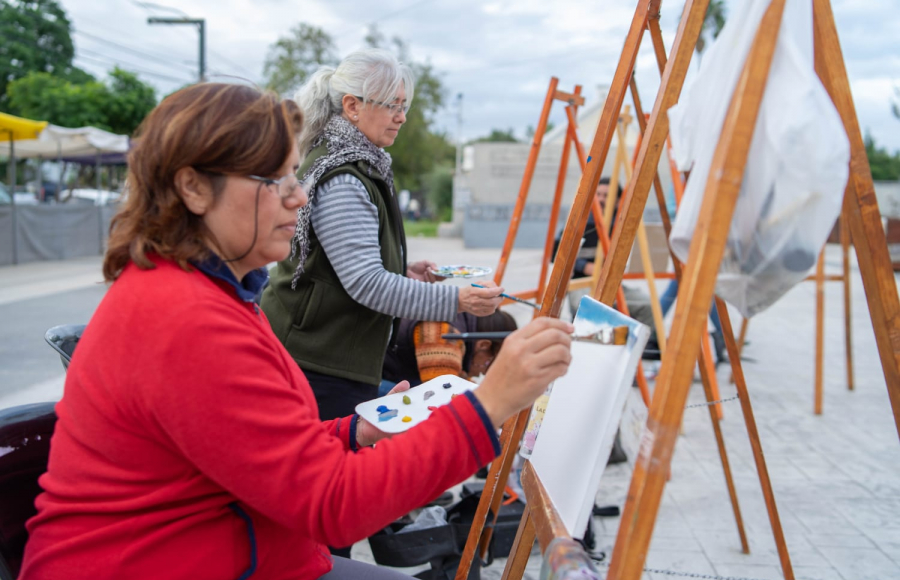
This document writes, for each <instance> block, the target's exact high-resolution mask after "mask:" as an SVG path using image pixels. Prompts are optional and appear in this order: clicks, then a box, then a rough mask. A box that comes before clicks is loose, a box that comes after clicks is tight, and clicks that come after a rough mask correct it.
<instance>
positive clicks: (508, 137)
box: [472, 127, 534, 143]
mask: <svg viewBox="0 0 900 580" xmlns="http://www.w3.org/2000/svg"><path fill="white" fill-rule="evenodd" d="M531 131H532V136H533V135H534V129H532V130H531ZM518 142H519V140H518V139H516V136H515V135H513V130H512V127H510V128H509V129H507V130H506V131H503V130H500V129H491V133H490V134H489V135H487V136H485V137H479V138H477V139H475V140H473V141H472V143H518Z"/></svg>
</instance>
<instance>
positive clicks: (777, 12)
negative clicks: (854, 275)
mask: <svg viewBox="0 0 900 580" xmlns="http://www.w3.org/2000/svg"><path fill="white" fill-rule="evenodd" d="M707 5H708V2H705V1H702V0H701V1H700V2H696V3H695V2H692V1H690V0H689V1H688V3H687V4H686V5H685V14H686V15H687V17H686V18H685V17H683V18H682V21H681V25H680V27H679V32H678V35H677V37H676V39H675V46H674V47H673V51H672V54H673V58H672V60H671V61H670V62H668V63H667V66H666V69H665V73H664V76H663V83H662V86H661V89H660V94H659V95H658V97H657V103H656V106H654V109H653V114H652V115H651V119H650V123H649V124H648V128H647V131H646V134H647V135H649V138H648V139H645V141H644V143H643V144H642V147H641V150H640V152H639V155H638V167H639V169H638V177H637V179H635V180H633V181H632V183H630V184H629V188H628V192H626V195H625V199H624V201H623V208H622V209H621V210H620V211H624V213H625V218H624V220H623V221H622V222H620V224H619V225H618V226H617V227H616V229H615V231H614V235H613V249H612V250H611V252H610V255H609V258H608V259H607V260H605V261H604V264H603V270H602V273H601V286H600V287H599V288H598V293H599V295H600V298H601V299H602V300H603V301H604V302H606V303H609V302H611V300H612V297H613V295H614V292H615V289H616V286H617V285H618V283H619V281H620V280H621V277H622V273H623V271H624V265H625V261H626V260H627V254H626V253H625V252H622V251H617V248H618V247H619V244H622V245H623V246H624V247H626V248H629V249H630V246H631V244H632V243H633V240H634V235H635V230H636V224H637V222H638V221H639V218H640V214H641V213H642V210H643V206H644V204H645V203H646V196H647V193H648V192H649V185H650V181H651V180H652V179H653V177H654V174H655V169H654V170H653V172H652V173H651V171H650V169H649V167H653V166H654V165H655V164H656V163H657V162H658V160H659V152H660V149H661V145H662V143H663V141H664V139H665V137H666V133H667V129H668V126H667V117H666V114H665V111H666V110H667V109H668V108H669V106H670V105H671V104H673V103H674V101H675V100H676V99H677V96H678V93H679V91H680V88H681V82H682V81H683V78H684V71H685V69H686V65H687V62H688V60H689V58H690V51H692V49H693V45H694V43H695V42H696V39H697V37H698V34H699V29H700V23H701V21H702V19H703V15H704V14H705V10H706V7H707ZM658 8H659V2H658V1H650V2H642V3H640V4H639V5H638V8H637V11H636V13H635V19H634V21H633V23H632V27H631V30H630V31H629V35H628V39H627V40H626V45H625V50H624V51H623V55H622V59H621V60H620V64H619V67H618V68H617V71H616V76H615V79H614V81H618V82H614V83H613V89H612V91H611V93H610V97H611V98H609V99H608V100H607V108H610V109H612V110H609V111H607V110H606V109H605V110H604V113H606V114H605V115H604V117H602V118H601V125H600V126H599V127H598V131H597V137H596V138H595V141H594V145H593V147H592V151H591V153H592V157H595V158H598V159H599V160H600V161H603V160H604V157H605V155H606V153H607V152H608V147H609V142H610V139H611V121H610V120H611V119H612V118H615V117H614V115H615V113H614V111H616V110H617V109H618V107H620V106H621V104H622V99H623V98H624V89H623V87H624V81H625V79H626V78H627V77H628V76H629V75H630V74H631V69H632V68H633V64H634V58H635V53H636V47H637V44H638V43H639V41H640V35H641V34H640V33H641V32H642V28H643V26H644V25H645V23H647V17H648V14H651V13H652V14H653V15H657V14H658ZM783 8H784V0H772V2H771V4H770V6H769V8H768V10H767V11H766V14H765V15H764V17H763V20H762V23H761V25H760V27H759V30H758V32H757V35H756V38H755V40H754V45H753V49H752V50H751V53H750V56H749V57H748V59H747V62H746V63H745V65H744V68H743V72H742V75H741V78H740V80H739V82H738V85H737V88H736V90H735V94H734V96H733V98H732V104H731V107H730V108H729V112H728V116H727V118H726V121H725V124H724V126H723V131H722V136H721V138H720V142H719V145H718V147H717V151H716V155H715V157H714V161H713V167H712V168H711V170H710V175H711V176H713V177H712V178H711V179H710V180H709V182H708V183H707V188H706V192H705V195H704V203H703V207H702V209H701V214H700V218H699V222H698V226H697V229H696V233H695V236H694V240H693V242H692V245H691V249H690V254H689V260H688V262H687V265H686V269H685V271H684V275H683V276H684V277H683V283H682V287H681V299H680V300H679V302H678V306H677V308H676V314H675V321H674V325H673V329H672V333H671V334H670V341H671V342H670V350H674V352H675V356H671V355H670V356H667V357H666V358H665V360H664V362H663V366H662V369H661V372H660V376H659V378H658V380H657V392H656V395H655V396H654V399H653V404H652V407H651V411H650V417H649V419H648V423H647V431H646V435H645V440H644V442H643V445H642V452H641V455H640V457H639V458H638V462H637V465H636V469H635V474H634V477H633V479H632V485H631V490H630V492H629V496H628V497H629V499H628V502H627V504H626V507H625V513H624V514H623V517H622V520H621V524H620V528H619V536H618V539H617V542H616V547H615V551H614V553H613V559H612V563H611V568H610V572H609V577H610V578H623V579H624V578H627V579H632V580H636V579H637V578H639V577H640V575H641V571H642V568H643V563H644V560H645V558H646V553H647V548H648V547H649V542H650V537H651V535H652V530H653V525H654V523H655V519H656V513H657V510H658V507H659V501H660V498H661V495H662V491H663V488H664V485H665V481H666V476H667V473H668V469H669V464H670V460H671V456H672V451H673V448H674V444H675V439H676V436H677V431H678V426H679V424H680V421H681V415H682V413H683V409H684V403H685V400H686V398H687V391H688V388H689V385H690V379H691V374H692V372H693V361H694V360H695V359H696V354H697V348H698V340H699V338H700V335H701V331H702V327H703V326H704V321H705V318H706V310H707V305H708V304H709V303H710V300H711V298H712V295H713V288H714V284H715V274H716V272H717V270H718V264H719V261H720V260H721V257H722V253H723V250H724V244H725V239H726V236H727V232H728V228H729V226H730V222H731V215H732V214H733V211H734V206H735V201H736V196H737V193H738V190H739V187H740V183H741V181H742V180H741V178H742V176H743V170H744V165H745V163H746V157H747V152H748V149H749V145H750V142H751V138H752V132H753V127H754V125H755V119H756V115H757V114H758V109H759V103H760V101H761V100H762V95H763V92H764V89H765V81H766V79H767V77H768V69H769V65H770V63H771V56H772V53H773V52H774V45H775V40H776V38H777V33H778V29H779V26H780V21H781V15H782V12H783ZM651 9H652V12H651ZM814 9H815V18H814V21H815V41H816V70H817V72H818V73H819V75H820V77H821V78H822V80H823V82H824V84H825V86H826V87H827V89H828V91H829V93H830V95H831V97H832V100H833V101H834V102H835V104H836V106H837V108H838V110H839V112H840V114H841V117H842V119H843V121H844V124H845V128H846V129H847V133H848V135H849V137H850V139H851V149H852V157H851V177H850V181H849V183H848V186H847V192H848V195H846V196H845V201H844V204H845V215H846V216H847V219H848V223H849V226H850V229H851V232H852V235H853V239H854V242H855V244H856V248H857V255H858V259H859V262H860V270H861V272H862V275H863V282H864V285H865V288H866V292H867V296H868V304H869V308H870V312H871V318H872V321H873V326H874V328H875V334H876V341H877V344H878V347H879V353H880V356H881V360H882V367H883V369H884V372H885V377H886V382H887V387H888V393H889V396H890V398H891V404H892V408H893V411H894V419H895V423H897V428H898V433H900V353H898V352H895V351H894V350H893V349H892V343H891V337H892V336H894V337H896V336H898V335H900V301H898V298H897V290H896V285H895V283H894V277H893V271H892V268H891V264H890V259H889V256H888V252H887V246H886V243H885V238H884V232H883V231H882V229H881V224H880V216H879V213H878V207H877V202H876V200H875V196H874V188H873V186H872V181H871V173H870V172H869V169H868V165H867V161H866V157H865V149H864V147H863V142H862V137H861V134H860V131H859V126H858V123H857V120H856V116H855V112H854V110H853V104H852V99H851V97H850V92H849V83H848V80H847V76H846V71H845V69H844V65H843V59H842V56H841V54H840V47H839V42H838V38H837V33H836V30H835V27H834V19H833V15H832V12H831V7H830V4H829V3H828V0H815V2H814ZM650 24H651V26H650V28H651V34H653V32H654V27H653V22H651V23H650ZM656 30H657V32H658V26H656ZM682 45H687V46H689V47H690V48H687V51H686V50H683V49H682V48H681V47H682ZM657 47H658V45H657ZM595 152H596V153H598V154H599V155H597V156H595V155H593V154H594V153H595ZM598 178H599V170H598V168H597V166H594V167H589V169H588V171H587V172H586V174H585V177H584V178H583V179H582V182H581V184H580V185H579V190H578V195H577V196H576V202H575V204H574V206H573V212H572V214H570V218H569V224H567V228H566V232H565V233H564V235H563V242H562V244H561V247H562V248H564V249H565V248H571V247H574V246H573V244H572V242H573V240H574V238H575V236H576V235H578V234H577V233H576V229H578V228H577V226H580V229H581V230H583V227H584V222H585V221H586V216H587V208H588V205H589V200H588V198H587V196H588V195H589V191H588V190H589V189H590V190H592V189H593V183H594V182H596V181H597V180H598ZM591 193H592V192H591ZM657 193H658V194H659V192H657ZM579 213H580V215H579ZM573 222H575V226H576V227H569V226H570V225H572V223H573ZM578 222H580V223H578ZM573 263H574V256H572V255H570V254H567V255H565V256H563V257H562V259H558V261H557V267H555V268H554V271H553V275H552V278H551V285H550V290H556V295H554V296H551V294H550V292H548V293H547V295H546V296H545V297H544V304H543V308H542V314H546V315H549V314H558V312H559V306H560V303H561V300H562V298H563V297H564V293H565V288H564V287H563V286H562V285H561V284H559V282H560V280H561V279H563V278H564V277H567V276H568V275H569V273H570V272H571V268H572V265H573ZM554 282H555V283H554ZM717 306H718V307H719V309H720V316H721V318H722V324H723V329H724V331H725V335H726V338H730V340H729V341H728V349H729V356H730V357H731V358H732V360H733V361H734V363H735V364H736V366H735V367H734V368H735V374H736V379H737V385H738V391H739V395H740V397H741V400H742V403H744V404H743V405H742V408H743V411H744V416H745V420H746V422H747V427H748V430H749V431H750V434H751V443H752V444H753V447H754V456H755V458H756V459H757V468H758V469H759V470H760V472H761V475H763V473H762V472H763V471H764V470H765V463H764V461H761V459H762V454H761V448H760V446H759V440H758V436H756V427H755V421H754V419H753V415H752V410H751V408H750V406H749V397H748V396H747V392H746V385H745V384H744V381H743V375H742V372H741V368H740V363H739V358H738V354H737V349H736V345H735V343H734V340H733V338H734V337H733V334H732V332H733V331H732V329H731V323H730V319H729V317H728V314H727V310H726V309H724V308H723V306H724V305H723V304H722V303H721V301H717ZM898 350H900V349H898ZM522 415H525V417H522ZM526 418H527V412H526V413H523V414H521V415H520V416H518V417H516V418H515V419H513V420H511V421H510V422H508V425H505V426H504V432H503V435H504V437H503V438H504V439H505V440H506V443H508V440H509V437H508V436H507V433H508V432H510V431H513V436H515V435H516V433H515V431H516V430H518V427H519V423H520V421H521V420H523V419H526ZM511 427H514V428H516V429H510V428H511ZM523 428H524V426H523ZM518 435H519V436H521V430H518ZM504 447H505V448H506V447H508V445H505V446H504ZM507 452H508V449H507ZM502 459H503V460H504V461H503V462H504V463H505V460H506V452H504V454H503V456H502ZM496 463H497V462H495V464H496ZM495 467H496V469H495ZM501 471H502V468H500V467H497V466H496V465H492V472H494V473H495V479H496V478H497V476H499V475H502V476H503V478H504V479H503V481H505V476H506V474H502V473H500V472H501ZM507 473H508V471H507ZM533 475H534V474H533V473H532V470H531V469H530V466H529V465H528V464H526V467H525V470H524V473H523V482H524V484H525V485H526V486H527V487H526V490H528V489H529V488H534V485H533V484H535V483H536V484H539V483H540V482H539V480H537V478H536V477H533ZM491 480H492V478H491V477H490V476H489V480H488V483H489V484H490V483H491ZM529 495H530V498H531V502H530V503H531V504H532V505H531V508H530V509H529V510H528V512H527V513H526V516H525V518H524V519H523V522H522V525H521V526H520V528H519V533H518V534H517V538H516V543H515V544H514V547H513V550H514V556H513V557H511V558H510V560H509V561H508V563H507V569H506V570H505V572H504V577H517V576H516V575H517V574H518V576H521V572H522V571H523V569H524V563H525V562H526V561H527V554H528V551H530V547H531V545H532V544H533V541H534V538H535V533H536V532H535V530H536V529H537V530H538V534H539V539H540V542H541V546H542V548H546V546H547V545H548V543H549V541H550V540H551V539H552V538H553V536H554V535H560V534H559V531H560V527H559V525H558V524H559V521H558V518H557V519H554V514H553V512H552V509H548V508H552V505H549V504H547V503H546V502H542V501H541V498H542V495H541V493H540V489H533V490H532V491H531V492H529ZM771 499H772V498H770V497H766V500H767V506H768V507H769V512H770V514H769V515H770V519H773V528H775V523H776V521H775V520H777V511H774V510H773V508H774V502H772V501H770V500H771ZM479 507H481V506H479ZM485 515H486V514H485ZM773 516H774V518H773ZM482 522H483V520H482ZM476 525H480V524H479V522H478V521H477V518H476ZM781 543H783V538H782V542H781ZM468 548H469V546H468V545H467V552H468ZM473 553H474V552H469V557H470V558H471V556H472V555H473ZM523 554H524V558H523V557H522V555H523ZM780 556H781V557H782V568H783V570H784V572H785V575H786V576H790V575H791V572H790V568H789V561H788V562H787V566H785V564H786V562H785V558H784V556H785V553H781V552H780ZM463 559H464V561H463V563H465V561H466V552H464V555H463ZM466 572H467V571H466ZM458 577H459V576H458ZM461 577H465V575H462V576H461Z"/></svg>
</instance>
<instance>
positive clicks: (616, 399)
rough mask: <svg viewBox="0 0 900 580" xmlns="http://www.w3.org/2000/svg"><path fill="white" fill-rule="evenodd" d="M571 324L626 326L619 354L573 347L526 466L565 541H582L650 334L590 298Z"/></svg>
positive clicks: (587, 328) (593, 328) (591, 328)
mask: <svg viewBox="0 0 900 580" xmlns="http://www.w3.org/2000/svg"><path fill="white" fill-rule="evenodd" d="M574 323H575V334H577V335H584V334H589V333H594V332H597V331H598V330H599V329H600V328H603V327H609V326H613V327H615V326H622V325H625V326H628V341H627V343H626V344H625V345H623V346H611V345H602V344H593V343H589V342H573V343H572V362H571V363H570V364H569V370H568V372H567V373H566V374H565V375H563V376H562V377H560V378H558V379H556V381H555V382H554V383H553V391H552V392H551V394H550V400H549V401H548V402H547V410H546V411H545V413H544V417H543V421H542V424H541V427H540V431H539V432H538V434H537V441H536V442H535V444H534V452H533V453H532V455H531V458H530V461H531V464H532V465H533V466H534V469H535V472H536V473H537V474H538V476H539V477H540V479H541V483H543V485H544V487H545V488H546V490H547V493H548V494H549V495H550V499H551V500H552V501H553V505H554V506H555V507H556V510H557V511H558V512H559V515H560V517H561V518H562V520H563V523H564V524H565V526H566V529H567V530H568V532H569V534H571V535H572V537H574V538H581V537H583V536H584V531H585V528H586V527H587V520H588V518H589V517H590V515H591V510H592V508H593V506H594V497H595V496H596V494H597V488H598V487H599V485H600V478H601V476H602V475H603V470H604V469H605V468H606V462H607V461H608V460H609V454H610V452H611V451H612V446H613V442H614V440H615V437H616V429H617V428H618V426H619V421H620V420H621V418H622V410H623V408H624V407H625V400H626V398H627V395H628V391H629V389H631V388H632V387H631V383H632V380H633V379H634V373H635V370H636V368H637V364H638V361H639V360H640V358H641V353H642V352H643V350H644V345H646V344H647V339H648V338H649V337H650V329H649V328H647V327H646V326H644V325H643V324H641V323H639V322H637V321H636V320H634V319H632V318H628V317H626V316H624V315H622V314H621V313H619V312H616V311H615V310H613V309H612V308H610V307H608V306H606V305H605V304H601V303H600V302H597V301H596V300H594V299H592V298H591V297H589V296H585V297H584V298H583V299H582V300H581V304H580V306H579V308H578V314H577V315H576V316H575V322H574Z"/></svg>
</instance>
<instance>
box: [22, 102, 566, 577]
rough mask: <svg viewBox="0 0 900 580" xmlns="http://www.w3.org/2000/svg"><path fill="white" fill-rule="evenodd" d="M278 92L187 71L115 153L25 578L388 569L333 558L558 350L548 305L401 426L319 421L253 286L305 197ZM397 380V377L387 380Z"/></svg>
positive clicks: (441, 481) (509, 407)
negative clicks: (451, 391) (464, 388)
mask: <svg viewBox="0 0 900 580" xmlns="http://www.w3.org/2000/svg"><path fill="white" fill-rule="evenodd" d="M301 128H302V118H301V114H300V112H299V110H298V109H297V107H296V105H295V104H293V103H292V102H290V101H280V100H279V99H278V98H276V97H274V96H272V95H270V94H263V93H261V92H259V91H256V90H254V89H251V88H248V87H244V86H236V85H223V84H203V85H196V86H192V87H189V88H186V89H183V90H181V91H179V92H177V93H175V94H173V95H171V96H169V97H167V98H166V99H165V100H164V101H163V102H162V103H161V104H160V105H159V106H158V107H157V108H156V109H155V110H154V111H153V112H152V113H150V115H149V116H148V117H147V119H146V120H145V121H144V124H143V125H142V128H141V130H140V139H139V141H138V144H137V145H136V146H135V148H134V149H133V150H132V151H131V153H130V155H129V176H128V192H127V195H126V199H125V202H124V206H123V207H122V209H121V210H120V212H119V213H118V214H117V215H116V217H115V218H114V220H113V223H112V226H111V236H110V240H109V249H108V251H107V254H106V258H105V261H104V264H103V271H104V275H105V277H106V279H107V281H109V282H112V285H111V287H110V289H109V291H108V292H107V294H106V296H105V298H104V299H103V302H102V303H101V304H100V306H99V307H98V308H97V311H96V312H95V314H94V316H93V318H92V319H91V320H90V323H89V324H88V326H87V330H86V331H85V332H84V335H83V336H82V338H81V341H80V342H79V345H78V350H77V351H76V353H75V356H74V357H73V359H72V363H71V366H70V367H69V371H68V376H67V378H66V386H65V394H64V396H63V398H62V400H61V401H60V402H59V404H58V405H57V406H56V412H57V415H58V417H59V420H58V423H57V425H56V432H55V434H54V436H53V440H52V444H51V451H50V461H49V467H48V471H47V473H46V474H44V475H43V476H42V477H41V480H40V483H41V486H42V487H43V489H44V492H43V493H42V494H41V495H40V496H39V497H38V499H37V501H36V505H37V508H38V512H37V515H36V516H35V517H34V518H32V519H31V520H30V521H29V523H28V530H29V533H30V539H29V542H28V545H27V547H26V551H25V561H24V565H23V570H22V575H21V578H23V579H26V580H28V579H41V580H53V579H60V580H61V579H65V580H77V579H85V580H88V579H89V580H106V579H110V580H112V579H115V580H121V579H123V578H128V579H130V580H136V579H142V578H147V579H150V578H152V579H154V580H155V579H156V578H166V579H185V580H187V579H190V580H196V579H200V578H203V579H222V580H226V579H227V580H231V579H237V578H249V577H252V578H254V579H288V578H290V579H314V578H320V577H322V576H326V577H327V578H328V579H329V580H332V579H334V580H339V579H343V578H360V577H371V578H390V577H393V576H399V575H398V574H396V573H395V572H391V571H387V570H381V569H378V568H376V567H374V566H371V565H368V564H363V563H360V562H353V561H352V560H346V559H342V558H334V559H332V557H331V556H330V555H329V553H328V549H327V548H326V546H327V545H332V546H344V545H349V544H352V543H353V542H355V541H358V540H360V539H362V538H365V537H367V536H369V535H371V534H372V533H374V532H375V531H377V530H378V529H380V528H382V527H384V526H385V525H387V524H388V523H389V522H391V521H393V520H394V519H396V518H398V517H400V516H402V515H403V514H405V513H407V512H409V511H410V510H412V509H414V508H416V507H418V506H421V505H424V504H425V503H427V502H429V501H430V500H432V499H434V498H435V497H437V496H438V495H440V493H441V492H442V491H444V490H445V489H447V488H448V487H450V486H452V485H454V484H456V483H458V482H460V481H462V480H463V479H465V478H466V477H468V476H470V475H471V474H472V473H474V472H475V471H476V470H477V469H478V468H480V467H482V466H483V465H485V464H486V463H488V462H489V461H491V460H492V459H493V458H494V457H495V456H496V454H497V453H498V452H499V444H498V441H497V435H496V428H497V427H499V426H500V425H501V423H502V422H503V421H504V420H505V419H506V418H507V417H509V416H511V415H512V414H513V413H515V412H516V411H518V410H520V409H522V408H524V407H526V406H528V405H530V404H531V403H532V401H533V400H534V399H535V398H536V397H537V396H538V395H539V394H540V393H542V392H543V391H544V389H545V388H546V386H547V385H548V384H549V383H550V382H551V381H552V380H553V379H555V378H556V377H558V376H560V375H562V374H563V373H564V372H565V371H566V368H567V366H568V362H569V359H570V354H569V336H568V333H569V332H571V330H572V328H571V326H569V325H568V324H566V323H563V322H560V321H558V320H553V319H549V318H541V319H538V320H536V321H535V322H533V323H531V324H530V325H528V326H527V327H525V328H523V329H522V330H520V331H519V332H517V333H516V334H514V335H512V336H510V337H509V338H508V339H507V340H506V343H505V346H504V348H503V351H502V353H501V354H500V355H499V357H498V358H497V360H496V362H495V363H494V365H493V367H492V368H491V371H490V373H489V374H488V375H487V377H486V378H485V380H484V382H483V383H482V384H481V386H480V387H479V388H478V389H477V390H475V391H473V392H472V393H470V394H468V395H467V396H460V397H456V398H455V399H454V400H453V401H452V402H451V403H450V404H448V405H446V406H444V407H441V408H440V409H438V410H437V411H435V412H434V413H433V415H432V417H431V418H430V419H429V420H428V421H425V422H424V423H422V424H420V425H418V426H417V427H415V428H414V429H413V431H414V432H415V434H414V435H411V436H407V435H399V436H396V437H394V438H393V439H389V440H388V439H385V440H384V441H381V442H380V443H379V444H378V446H377V447H371V445H372V444H373V443H375V441H378V440H380V439H382V438H383V437H384V435H383V434H382V433H381V432H380V431H378V430H377V429H375V428H374V427H373V426H372V425H370V424H369V423H367V422H366V421H364V420H361V419H360V418H359V417H357V416H355V415H354V416H350V417H345V418H339V419H334V420H330V421H321V420H320V419H319V416H318V411H317V408H316V403H315V399H314V398H313V394H312V392H311V390H310V388H309V385H308V383H307V381H306V379H305V378H304V376H303V373H302V372H301V371H300V369H299V368H298V367H297V365H296V363H294V361H293V360H292V359H291V357H290V355H288V353H287V352H286V351H285V350H284V348H283V347H282V345H281V343H280V342H279V341H278V340H277V339H276V338H275V336H274V335H273V334H272V332H271V330H270V328H269V324H268V322H267V320H266V319H265V316H264V315H263V314H262V313H261V312H260V311H259V309H258V308H257V307H256V305H255V303H254V302H253V297H254V296H255V294H256V293H257V291H258V290H259V288H260V285H261V284H262V283H263V281H264V280H265V277H266V273H265V270H263V269H262V267H263V266H265V265H266V264H268V263H270V262H274V261H277V260H281V259H283V258H284V257H285V256H287V255H288V252H289V250H290V240H291V237H292V235H293V232H294V226H295V224H296V219H297V217H296V216H297V209H298V208H300V207H301V206H302V205H303V204H304V203H306V194H305V193H304V191H303V189H302V188H301V187H300V185H299V184H298V183H297V178H296V175H295V172H296V170H297V168H298V166H299V163H300V160H299V156H298V152H297V135H298V134H299V133H300V130H301ZM400 388H401V389H402V388H404V387H403V386H401V387H400Z"/></svg>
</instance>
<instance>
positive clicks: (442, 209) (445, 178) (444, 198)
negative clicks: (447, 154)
mask: <svg viewBox="0 0 900 580" xmlns="http://www.w3.org/2000/svg"><path fill="white" fill-rule="evenodd" d="M425 201H426V202H428V207H429V209H430V210H431V213H432V214H433V215H435V216H436V217H437V218H438V219H439V220H441V221H444V222H449V221H452V220H453V165H451V164H445V165H438V166H437V167H435V168H434V169H432V170H431V173H429V174H428V176H427V179H426V188H425Z"/></svg>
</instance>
